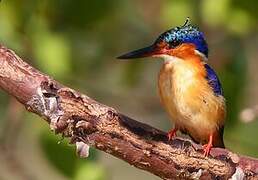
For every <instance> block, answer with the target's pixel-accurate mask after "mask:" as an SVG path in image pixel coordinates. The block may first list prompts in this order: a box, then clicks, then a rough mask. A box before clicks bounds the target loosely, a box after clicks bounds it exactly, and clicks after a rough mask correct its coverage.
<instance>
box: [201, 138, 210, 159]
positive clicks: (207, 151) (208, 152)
mask: <svg viewBox="0 0 258 180" xmlns="http://www.w3.org/2000/svg"><path fill="white" fill-rule="evenodd" d="M202 148H203V151H204V153H203V155H204V156H208V155H209V154H210V151H211V148H212V135H210V139H209V142H208V144H204V145H203V146H202Z"/></svg>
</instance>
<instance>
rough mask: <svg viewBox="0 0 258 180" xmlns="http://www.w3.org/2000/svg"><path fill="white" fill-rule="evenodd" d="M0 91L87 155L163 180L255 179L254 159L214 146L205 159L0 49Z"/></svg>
mask: <svg viewBox="0 0 258 180" xmlns="http://www.w3.org/2000/svg"><path fill="white" fill-rule="evenodd" d="M0 87H1V88H2V89H3V90H5V91H6V92H7V93H9V94H10V95H11V96H13V97H15V98H16V99H17V100H18V101H19V102H20V103H22V104H23V105H24V106H25V107H26V109H27V110H29V111H31V112H34V113H36V114H38V115H39V116H41V117H43V118H44V119H45V120H46V121H47V122H48V123H49V124H50V128H51V129H52V130H53V131H54V132H55V133H61V134H62V135H63V136H65V137H67V138H70V140H71V143H74V144H76V146H77V152H78V153H79V155H81V156H87V153H88V151H87V150H88V145H89V146H92V147H95V148H97V149H99V150H101V151H104V152H106V153H109V154H111V155H113V156H116V157H117V158H119V159H122V160H124V161H126V162H128V163H129V164H131V165H133V166H135V167H137V168H139V169H143V170H145V171H149V172H150V173H152V174H155V175H157V176H159V177H160V178H162V179H234V180H238V179H240V180H241V179H258V160H257V159H253V158H250V157H243V156H241V155H237V154H234V153H232V152H230V151H229V150H226V149H219V148H213V149H212V151H211V156H209V157H204V156H203V152H202V150H201V147H200V146H199V145H197V144H194V143H193V142H192V141H190V140H187V139H182V138H175V139H174V140H172V141H170V142H168V140H167V138H166V135H165V133H164V132H162V131H160V130H158V129H156V128H153V127H150V126H148V125H146V124H143V123H140V122H137V121H135V120H133V119H131V118H129V117H126V116H125V115H123V114H121V113H119V112H117V111H116V110H115V109H113V108H111V107H108V106H106V105H103V104H101V103H98V102H96V101H95V100H93V99H91V98H90V97H88V96H86V95H84V94H81V93H79V92H77V91H75V90H73V89H70V88H68V87H66V86H64V85H62V84H60V83H59V82H57V81H55V80H53V79H52V78H50V77H49V76H47V75H44V74H43V73H41V72H39V71H38V70H36V69H35V68H33V67H32V66H30V65H28V64H27V63H26V62H24V61H23V60H22V59H21V58H19V57H18V56H17V55H16V54H15V53H14V52H13V51H12V50H10V49H7V48H6V47H4V46H0Z"/></svg>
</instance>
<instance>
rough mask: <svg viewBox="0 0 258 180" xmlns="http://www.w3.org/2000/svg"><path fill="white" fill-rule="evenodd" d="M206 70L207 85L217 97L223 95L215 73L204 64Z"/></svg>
mask: <svg viewBox="0 0 258 180" xmlns="http://www.w3.org/2000/svg"><path fill="white" fill-rule="evenodd" d="M204 67H205V70H206V73H207V74H206V79H207V80H208V84H209V85H210V86H211V87H212V90H213V92H214V93H215V94H216V95H217V96H218V95H223V92H222V87H221V84H220V81H219V78H218V77H217V75H216V73H215V71H214V70H213V69H212V68H211V67H210V66H209V65H208V64H204Z"/></svg>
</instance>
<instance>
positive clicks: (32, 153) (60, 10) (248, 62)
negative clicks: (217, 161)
mask: <svg viewBox="0 0 258 180" xmlns="http://www.w3.org/2000/svg"><path fill="white" fill-rule="evenodd" d="M257 8H258V1H256V0H249V1H242V0H216V1H214V0H199V1H198V0H196V1H195V0H192V1H190V0H160V1H156V0H120V1H117V0H116V1H115V0H94V1H93V0H76V1H72V0H23V1H21V0H2V1H1V3H0V43H2V44H4V45H5V46H7V47H9V48H11V49H13V50H15V51H16V53H17V54H18V55H19V56H21V57H23V59H24V60H26V61H27V62H29V63H30V64H32V65H33V66H35V67H37V68H38V69H40V70H41V71H43V72H45V73H47V74H49V75H51V76H53V77H54V78H55V79H56V80H58V81H60V82H62V83H63V84H66V85H68V86H70V87H72V88H74V89H77V90H79V91H81V92H83V93H85V94H87V95H89V96H90V97H92V98H94V99H96V100H97V101H99V102H102V103H104V104H107V105H109V106H112V107H114V108H116V109H118V110H119V111H121V112H123V113H124V114H126V115H128V116H130V117H132V118H135V119H137V120H140V121H142V122H145V123H148V124H151V125H153V126H155V127H158V128H160V129H162V130H164V131H167V130H168V129H169V128H170V127H171V126H172V125H171V124H170V122H169V121H168V117H167V115H166V113H165V112H164V110H163V108H162V107H161V105H160V102H159V98H158V93H157V85H156V83H157V74H158V72H159V68H160V66H161V63H162V61H161V60H159V59H156V60H154V59H145V60H135V61H131V62H126V61H118V60H117V59H116V58H115V57H117V56H118V55H121V54H123V53H125V52H127V51H130V50H134V49H137V48H141V47H144V46H145V45H149V44H150V43H151V42H153V41H154V39H155V38H156V37H157V36H158V35H159V34H160V33H161V32H163V31H165V30H167V29H169V28H171V27H174V26H180V25H182V24H183V23H184V21H185V19H186V17H190V18H191V21H192V24H195V25H198V26H199V27H200V29H201V30H202V31H203V32H204V33H205V35H206V38H207V41H208V44H209V48H210V54H209V63H210V64H211V66H212V67H213V68H214V69H215V70H216V71H217V72H218V75H219V77H220V79H221V81H222V85H223V87H224V94H225V97H226V99H227V106H228V116H227V123H226V127H225V136H224V139H225V144H226V146H227V147H228V148H229V149H230V150H232V151H233V152H236V153H241V154H244V155H249V156H253V157H258V141H257V138H258V118H257V115H258V71H257V69H258V59H257V58H258V31H257V30H258V18H257V17H258V11H257ZM0 114H1V116H0V162H1V163H0V179H1V180H2V179H3V180H11V179H15V180H16V179H18V180H19V179H22V180H23V179H24V180H25V179H26V180H44V179H55V180H66V179H67V180H70V179H71V180H120V179H123V180H129V179H133V178H134V179H137V180H138V179H139V180H140V179H148V180H158V179H159V178H157V177H155V176H153V175H151V174H148V173H146V172H144V171H141V170H138V169H135V168H134V167H131V166H129V165H128V164H126V163H125V162H123V161H121V160H119V159H116V158H114V157H112V156H110V155H107V154H105V153H103V152H100V151H97V150H94V149H91V153H90V157H89V158H88V159H79V158H77V157H76V155H75V148H74V146H72V145H69V144H68V142H67V141H66V140H64V139H62V137H60V136H55V135H53V133H52V132H51V131H50V130H49V127H48V125H47V123H45V122H44V121H42V120H41V119H40V118H39V117H38V116H36V115H33V114H31V113H28V112H26V111H25V109H24V107H22V106H21V105H20V104H19V103H17V102H16V100H15V99H13V98H11V97H9V96H8V95H7V94H6V93H5V92H3V91H1V92H0Z"/></svg>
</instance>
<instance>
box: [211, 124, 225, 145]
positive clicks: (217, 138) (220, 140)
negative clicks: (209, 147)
mask: <svg viewBox="0 0 258 180" xmlns="http://www.w3.org/2000/svg"><path fill="white" fill-rule="evenodd" d="M223 132H224V126H223V127H221V128H220V129H219V131H218V133H216V134H215V137H214V141H213V145H214V146H215V147H220V148H225V145H224V140H223Z"/></svg>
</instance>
